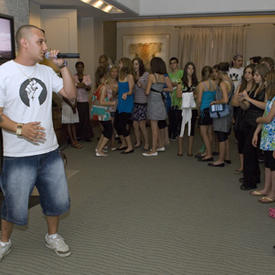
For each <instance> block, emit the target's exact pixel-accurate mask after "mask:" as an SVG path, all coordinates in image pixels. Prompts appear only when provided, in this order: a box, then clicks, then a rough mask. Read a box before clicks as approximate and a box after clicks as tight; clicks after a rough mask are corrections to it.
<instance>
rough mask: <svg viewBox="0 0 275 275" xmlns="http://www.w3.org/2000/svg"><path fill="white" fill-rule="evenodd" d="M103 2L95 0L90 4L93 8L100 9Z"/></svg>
mask: <svg viewBox="0 0 275 275" xmlns="http://www.w3.org/2000/svg"><path fill="white" fill-rule="evenodd" d="M103 4H104V2H103V1H101V0H98V1H96V2H95V3H93V4H92V6H93V7H94V8H97V9H100V8H101V7H102V6H103Z"/></svg>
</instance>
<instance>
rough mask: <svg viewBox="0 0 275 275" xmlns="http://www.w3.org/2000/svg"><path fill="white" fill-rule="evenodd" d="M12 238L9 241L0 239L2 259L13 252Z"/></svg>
mask: <svg viewBox="0 0 275 275" xmlns="http://www.w3.org/2000/svg"><path fill="white" fill-rule="evenodd" d="M11 248H12V245H11V240H9V241H8V242H7V243H4V242H1V241H0V261H2V259H3V258H4V257H5V256H7V255H8V254H9V253H10V252H11Z"/></svg>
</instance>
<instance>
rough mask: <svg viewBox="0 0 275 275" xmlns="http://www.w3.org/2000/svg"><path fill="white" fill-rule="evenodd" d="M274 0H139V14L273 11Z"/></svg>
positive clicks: (274, 7) (274, 8) (274, 6)
mask: <svg viewBox="0 0 275 275" xmlns="http://www.w3.org/2000/svg"><path fill="white" fill-rule="evenodd" d="M274 10H275V1H274V0H261V1H251V0H241V1H240V0H230V1H229V0H211V1H205V0H192V1H183V0H168V1H167V0H157V1H156V0H140V15H147V16H148V15H175V14H197V13H203V14H207V13H228V12H230V13H232V12H250V11H253V12H255V11H274Z"/></svg>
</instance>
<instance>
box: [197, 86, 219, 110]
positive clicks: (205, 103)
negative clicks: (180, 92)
mask: <svg viewBox="0 0 275 275" xmlns="http://www.w3.org/2000/svg"><path fill="white" fill-rule="evenodd" d="M204 87H205V89H206V90H205V91H204V92H203V94H202V99H201V106H200V110H201V111H203V110H204V109H207V108H209V107H210V103H211V102H212V101H215V100H216V87H212V85H211V81H209V88H208V87H207V85H206V83H204Z"/></svg>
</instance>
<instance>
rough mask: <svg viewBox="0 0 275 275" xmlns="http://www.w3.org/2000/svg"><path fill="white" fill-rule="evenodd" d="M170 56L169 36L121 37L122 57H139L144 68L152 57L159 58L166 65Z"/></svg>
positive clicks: (148, 64)
mask: <svg viewBox="0 0 275 275" xmlns="http://www.w3.org/2000/svg"><path fill="white" fill-rule="evenodd" d="M169 55H170V35H169V34H152V35H150V34H135V35H125V36H123V56H125V57H129V58H131V59H133V58H135V57H140V58H141V59H142V60H143V62H144V64H145V66H146V68H147V69H148V68H149V67H150V60H151V59H152V58H153V57H161V58H162V59H163V60H164V61H165V62H166V64H168V63H167V62H168V61H169Z"/></svg>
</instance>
